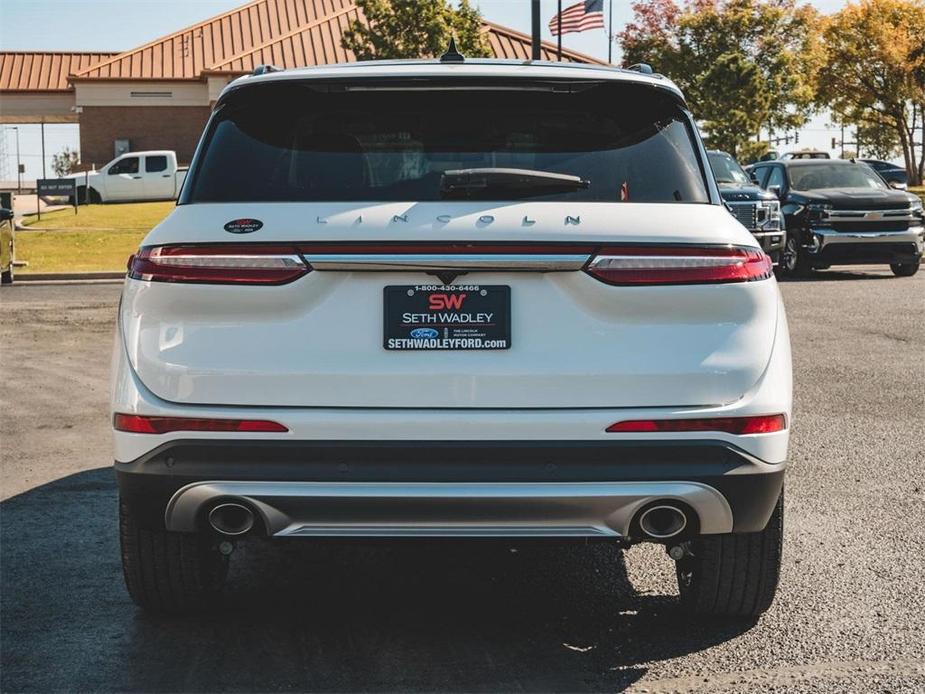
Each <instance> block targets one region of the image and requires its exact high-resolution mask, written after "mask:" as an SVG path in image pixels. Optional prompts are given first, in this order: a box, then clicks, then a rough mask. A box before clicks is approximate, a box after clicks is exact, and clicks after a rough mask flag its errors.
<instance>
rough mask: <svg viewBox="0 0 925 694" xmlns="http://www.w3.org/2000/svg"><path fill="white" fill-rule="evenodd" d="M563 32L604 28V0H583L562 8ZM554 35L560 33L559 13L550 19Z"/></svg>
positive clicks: (550, 26)
mask: <svg viewBox="0 0 925 694" xmlns="http://www.w3.org/2000/svg"><path fill="white" fill-rule="evenodd" d="M561 17H562V33H563V34H569V33H571V32H573V31H587V30H588V29H603V28H604V0H582V1H581V2H577V3H575V4H574V5H572V6H571V7H566V8H565V9H564V10H562V13H561ZM549 30H550V31H551V32H552V35H553V36H558V35H559V15H558V14H557V15H554V16H553V18H552V19H550V20H549Z"/></svg>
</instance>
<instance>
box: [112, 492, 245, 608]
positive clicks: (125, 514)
mask: <svg viewBox="0 0 925 694" xmlns="http://www.w3.org/2000/svg"><path fill="white" fill-rule="evenodd" d="M119 538H120V540H121V546H122V571H123V574H124V576H125V586H126V588H128V592H129V595H131V597H132V600H134V601H135V604H136V605H138V606H139V607H141V608H144V609H145V610H149V611H151V612H164V613H174V614H176V613H182V612H190V611H194V610H196V609H199V608H202V607H203V606H206V605H208V604H209V603H210V602H212V601H214V599H215V598H216V597H217V596H218V594H219V593H220V592H221V588H222V586H223V585H224V583H225V577H226V576H227V574H228V560H227V558H226V557H223V556H222V555H221V554H219V552H218V550H217V549H215V548H214V547H212V546H211V545H212V543H211V542H210V541H209V539H208V538H207V537H205V536H203V535H201V534H189V533H175V532H170V531H168V530H149V529H147V528H142V527H141V526H139V524H138V523H137V521H136V520H135V518H134V516H133V514H132V511H131V509H130V508H129V506H128V505H127V504H125V503H123V502H121V501H120V502H119Z"/></svg>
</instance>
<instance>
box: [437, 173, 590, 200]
mask: <svg viewBox="0 0 925 694" xmlns="http://www.w3.org/2000/svg"><path fill="white" fill-rule="evenodd" d="M590 185H591V181H589V180H586V179H583V178H581V177H580V176H572V175H571V174H563V173H555V172H554V171H536V170H534V169H503V168H494V167H489V168H483V169H455V170H451V171H444V172H443V176H441V177H440V193H441V194H442V196H443V197H444V198H447V197H449V198H455V197H461V198H465V197H473V196H475V197H477V196H478V195H479V193H481V192H488V191H499V190H502V191H524V192H526V191H536V190H539V191H543V192H544V193H556V192H568V191H572V190H580V189H582V188H587V187H588V186H590Z"/></svg>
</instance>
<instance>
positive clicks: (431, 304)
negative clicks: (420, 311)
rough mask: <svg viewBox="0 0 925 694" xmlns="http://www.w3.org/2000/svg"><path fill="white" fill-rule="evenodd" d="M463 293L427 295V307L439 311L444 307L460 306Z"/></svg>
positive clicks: (463, 297)
mask: <svg viewBox="0 0 925 694" xmlns="http://www.w3.org/2000/svg"><path fill="white" fill-rule="evenodd" d="M465 300H466V295H465V294H431V295H430V296H429V297H427V308H429V309H430V310H431V311H441V310H443V309H446V308H456V309H459V308H462V305H463V301H465Z"/></svg>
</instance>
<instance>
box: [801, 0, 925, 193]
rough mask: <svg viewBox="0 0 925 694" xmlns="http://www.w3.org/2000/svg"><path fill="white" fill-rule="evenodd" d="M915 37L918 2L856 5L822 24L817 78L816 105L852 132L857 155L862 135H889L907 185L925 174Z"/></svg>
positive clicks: (923, 24)
mask: <svg viewBox="0 0 925 694" xmlns="http://www.w3.org/2000/svg"><path fill="white" fill-rule="evenodd" d="M923 37H925V0H861V2H860V3H859V4H857V5H847V6H846V7H845V8H844V9H842V10H841V11H840V12H838V13H836V14H834V15H833V16H832V17H831V18H830V19H829V21H828V23H827V26H826V28H825V33H824V42H825V49H826V53H827V60H826V65H825V67H824V68H823V69H822V70H821V71H820V74H819V99H820V102H821V103H824V104H827V105H828V106H830V107H831V108H832V110H833V111H835V112H836V113H838V114H840V116H841V118H842V119H843V120H844V121H845V122H850V123H855V124H857V125H858V127H859V130H860V133H861V138H862V139H861V146H862V147H865V148H866V145H867V143H866V142H865V140H864V136H863V134H864V133H865V132H867V133H868V134H870V133H879V135H880V137H881V138H882V136H883V131H886V132H889V133H890V134H891V135H892V139H893V141H894V142H895V143H896V144H897V145H898V147H899V149H900V151H901V153H902V157H903V160H904V161H905V164H906V173H907V175H908V176H909V182H910V183H911V184H913V185H918V184H921V182H922V179H923V174H925V146H923V144H922V139H925V137H923V136H922V133H921V128H922V125H923V121H925V38H923ZM917 130H918V131H919V132H918V133H917V132H916V131H917ZM916 137H918V138H919V139H918V142H916Z"/></svg>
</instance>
